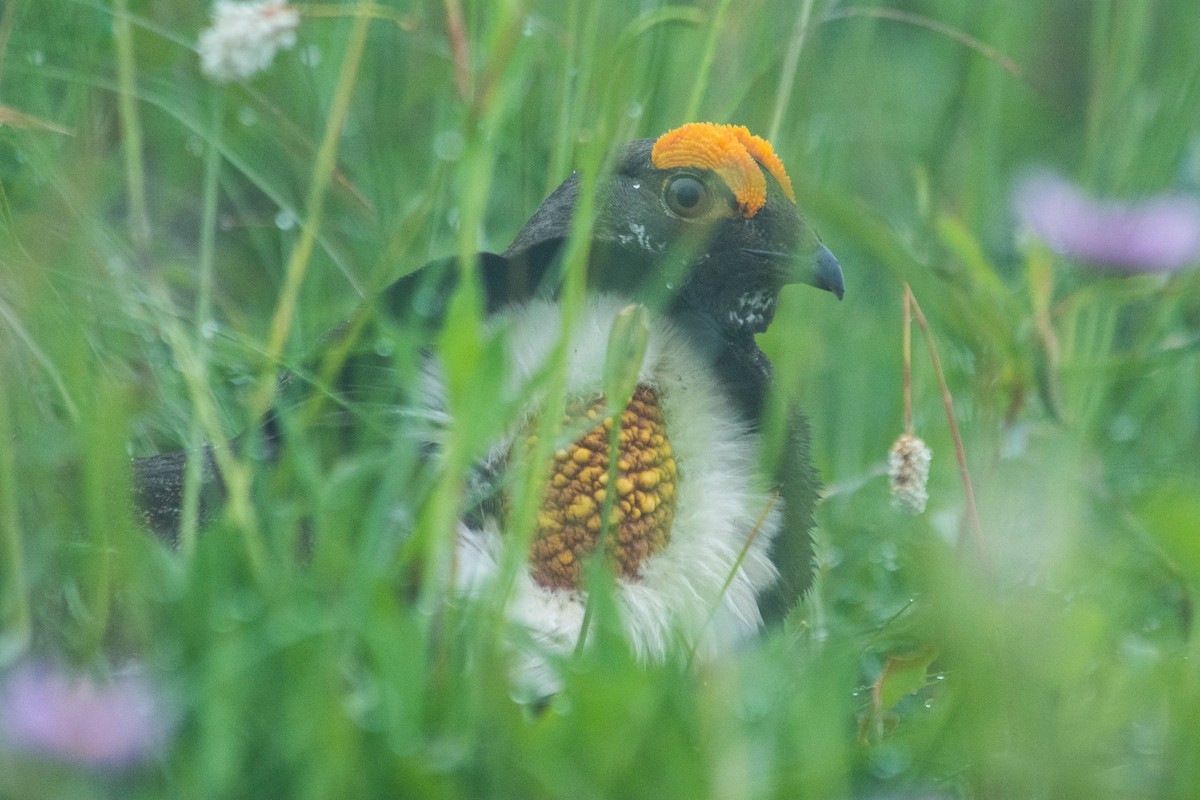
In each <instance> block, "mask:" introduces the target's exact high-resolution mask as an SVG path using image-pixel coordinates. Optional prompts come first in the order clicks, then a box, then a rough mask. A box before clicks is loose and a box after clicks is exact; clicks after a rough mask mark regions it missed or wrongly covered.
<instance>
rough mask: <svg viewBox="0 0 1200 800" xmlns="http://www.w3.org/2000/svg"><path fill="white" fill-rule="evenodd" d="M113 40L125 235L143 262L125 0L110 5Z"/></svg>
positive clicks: (141, 180)
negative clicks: (126, 214) (126, 215)
mask: <svg viewBox="0 0 1200 800" xmlns="http://www.w3.org/2000/svg"><path fill="white" fill-rule="evenodd" d="M113 37H114V39H115V44H116V50H117V87H118V91H117V115H118V117H119V119H120V120H121V145H122V149H123V151H124V156H125V195H126V199H127V201H128V203H129V233H130V237H131V238H132V240H133V248H134V251H135V252H136V253H137V256H138V258H139V259H143V260H144V259H145V258H146V257H147V255H148V254H149V247H150V216H149V215H148V214H147V212H146V168H145V164H144V163H143V161H142V123H141V119H140V118H139V117H138V113H137V72H136V66H135V63H134V57H133V25H132V24H131V23H130V16H129V3H128V0H115V2H114V3H113Z"/></svg>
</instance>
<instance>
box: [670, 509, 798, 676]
mask: <svg viewBox="0 0 1200 800" xmlns="http://www.w3.org/2000/svg"><path fill="white" fill-rule="evenodd" d="M778 501H779V490H778V489H776V490H775V491H774V492H772V493H771V496H770V498H768V500H767V504H766V506H764V507H763V510H762V513H761V514H759V515H758V519H756V520H755V521H754V529H753V530H751V531H750V535H749V536H747V537H746V543H745V544H743V545H742V549H741V551H740V552H739V553H738V556H737V559H736V560H734V562H733V566H732V567H730V568H729V574H728V575H726V576H725V583H723V584H722V585H721V591H720V592H718V593H717V600H716V602H715V603H713V606H712V608H711V609H709V611H708V618H707V619H705V620H704V625H703V626H701V628H700V634H699V636H703V634H704V632H705V631H706V630H708V627H709V626H710V625H712V621H713V618H714V617H716V616H717V612H718V611H719V610H720V609H721V601H722V600H724V599H725V594H726V593H727V592H728V591H729V587H730V586H732V585H733V579H734V578H735V577H736V576H737V572H738V570H739V569H741V568H742V562H743V561H745V560H746V554H747V553H749V552H750V548H751V547H752V546H753V545H754V542H755V540H756V539H758V534H759V533H761V532H762V528H763V525H765V524H766V522H767V517H768V516H769V515H770V513H771V509H773V508H774V507H775V503H776V502H778ZM699 636H698V637H697V638H696V641H694V642H692V648H691V650H689V651H688V658H687V663H688V665H689V666H690V665H691V664H692V662H693V661H694V660H695V658H696V652H697V651H698V650H699V649H700V638H699Z"/></svg>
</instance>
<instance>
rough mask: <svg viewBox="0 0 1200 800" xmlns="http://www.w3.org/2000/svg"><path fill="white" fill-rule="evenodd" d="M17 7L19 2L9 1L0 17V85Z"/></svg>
mask: <svg viewBox="0 0 1200 800" xmlns="http://www.w3.org/2000/svg"><path fill="white" fill-rule="evenodd" d="M18 5H20V1H19V0H9V2H7V3H5V4H4V13H3V15H2V16H0V84H3V83H4V61H5V59H4V57H5V56H6V55H7V54H8V38H9V36H11V35H12V29H13V21H14V20H15V19H16V18H17V6H18Z"/></svg>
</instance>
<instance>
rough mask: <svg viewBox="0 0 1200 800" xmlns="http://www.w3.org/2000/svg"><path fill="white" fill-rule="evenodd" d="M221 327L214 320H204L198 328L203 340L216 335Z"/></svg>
mask: <svg viewBox="0 0 1200 800" xmlns="http://www.w3.org/2000/svg"><path fill="white" fill-rule="evenodd" d="M220 328H221V326H220V325H218V324H217V321H216V320H215V319H206V320H204V324H203V325H201V326H200V335H201V336H203V337H204V338H205V339H211V338H213V337H214V336H216V335H217V331H218V330H220Z"/></svg>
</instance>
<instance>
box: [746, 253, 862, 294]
mask: <svg viewBox="0 0 1200 800" xmlns="http://www.w3.org/2000/svg"><path fill="white" fill-rule="evenodd" d="M743 252H746V253H749V254H750V255H753V256H758V257H759V258H765V259H768V260H770V261H775V262H778V263H780V264H783V263H787V264H788V265H789V269H788V275H787V282H788V283H807V284H808V285H809V286H815V287H817V288H818V289H824V290H825V291H827V292H833V294H834V295H835V296H836V297H837V299H838V300H841V299H842V295H843V294H845V292H846V282H845V279H843V278H842V265H841V264H839V263H838V260H837V259H836V258H835V257H834V255H833V253H831V252H829V248H828V247H826V246H825V245H823V244H820V243H818V244H817V252H816V253H815V254H814V255H813V256H811V257H804V258H796V257H795V256H793V255H791V254H789V253H779V252H775V251H773V250H752V249H751V248H748V247H747V248H743Z"/></svg>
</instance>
